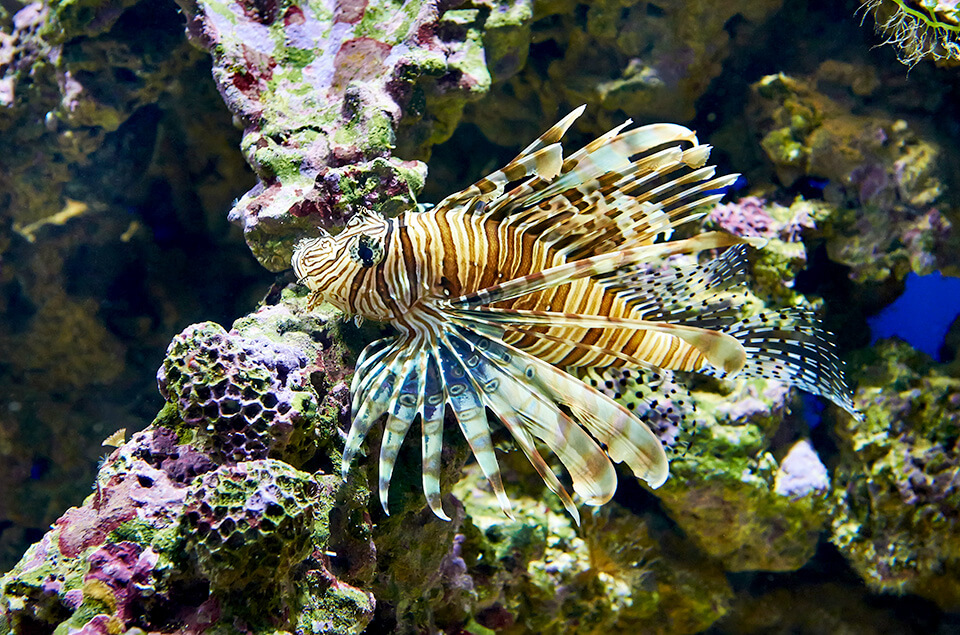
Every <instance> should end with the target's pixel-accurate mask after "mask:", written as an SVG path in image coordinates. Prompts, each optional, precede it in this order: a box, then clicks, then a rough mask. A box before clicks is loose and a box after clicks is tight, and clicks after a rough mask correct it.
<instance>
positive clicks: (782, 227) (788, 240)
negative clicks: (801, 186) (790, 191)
mask: <svg viewBox="0 0 960 635" xmlns="http://www.w3.org/2000/svg"><path fill="white" fill-rule="evenodd" d="M835 215H836V209H835V208H834V206H832V205H830V204H828V203H825V202H823V201H808V200H805V199H804V198H803V197H802V196H798V197H797V198H796V199H794V201H793V202H792V203H791V204H790V205H789V206H784V205H779V204H777V203H768V202H767V201H765V200H764V199H762V198H760V197H757V196H745V197H744V198H742V199H740V200H739V201H736V202H731V203H727V204H725V205H719V206H717V207H715V208H714V209H713V210H711V211H710V213H709V214H707V216H706V217H704V220H703V227H704V228H705V229H722V230H724V231H727V232H730V233H731V234H735V235H737V236H755V237H760V238H766V239H768V240H767V243H766V245H764V247H763V249H758V250H756V251H755V252H753V253H752V256H753V257H752V261H753V262H752V266H751V274H752V277H751V290H752V292H753V293H754V294H756V295H758V296H760V297H762V298H763V299H764V300H765V301H766V302H768V303H770V304H775V305H778V306H796V305H800V304H806V303H808V301H807V299H806V298H804V297H803V296H802V295H800V294H798V293H797V292H795V291H794V290H793V286H794V281H795V279H796V277H797V274H798V273H799V272H800V271H802V270H803V269H804V268H805V267H806V266H807V248H806V244H805V243H804V242H803V239H804V238H811V237H818V236H822V233H823V225H824V224H825V223H828V222H829V220H830V219H831V218H833V217H834V216H835Z"/></svg>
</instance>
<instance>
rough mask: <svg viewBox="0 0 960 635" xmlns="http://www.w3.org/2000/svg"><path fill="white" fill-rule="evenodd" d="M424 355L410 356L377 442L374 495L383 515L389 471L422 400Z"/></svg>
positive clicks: (385, 510)
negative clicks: (377, 473)
mask: <svg viewBox="0 0 960 635" xmlns="http://www.w3.org/2000/svg"><path fill="white" fill-rule="evenodd" d="M426 363H427V362H426V355H425V354H424V353H423V351H418V352H417V354H415V355H413V356H411V358H409V359H408V360H407V361H406V362H405V363H404V366H403V369H402V370H401V373H402V375H401V377H402V380H401V381H400V383H399V385H398V386H397V390H396V391H395V392H394V394H393V395H391V399H390V402H389V404H388V414H387V424H386V427H385V428H384V431H383V438H382V439H381V441H380V470H379V482H378V492H379V495H380V504H381V506H382V507H383V511H384V513H386V514H387V515H388V516H389V515H390V507H389V504H388V503H389V501H388V499H389V493H390V480H391V478H392V477H393V468H394V465H395V464H396V461H397V455H398V454H399V453H400V446H401V445H402V444H403V439H404V437H406V436H407V432H408V431H409V430H410V426H412V425H413V420H414V419H415V418H416V416H417V411H418V410H419V404H420V402H421V401H422V399H423V377H424V374H425V371H426Z"/></svg>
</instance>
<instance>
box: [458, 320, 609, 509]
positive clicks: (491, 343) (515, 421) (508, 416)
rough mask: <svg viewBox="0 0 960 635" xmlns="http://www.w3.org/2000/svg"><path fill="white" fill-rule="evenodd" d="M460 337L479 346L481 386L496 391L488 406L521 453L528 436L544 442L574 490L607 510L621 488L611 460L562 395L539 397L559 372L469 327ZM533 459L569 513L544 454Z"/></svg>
mask: <svg viewBox="0 0 960 635" xmlns="http://www.w3.org/2000/svg"><path fill="white" fill-rule="evenodd" d="M458 332H459V334H460V335H461V336H462V337H463V338H464V341H463V344H461V346H462V345H470V346H473V350H474V353H473V354H475V355H478V356H480V357H481V358H482V359H483V360H485V361H484V363H483V364H482V365H478V367H477V371H475V373H476V375H477V376H478V378H479V379H478V381H479V382H480V383H481V385H485V386H490V387H491V389H489V390H487V391H485V392H486V396H487V400H488V404H489V405H490V408H491V410H493V411H494V412H496V413H497V414H498V415H500V416H501V417H503V418H504V420H505V424H506V425H507V427H508V429H510V431H511V433H513V434H514V436H515V438H517V439H518V443H520V445H521V448H523V445H524V443H525V442H526V443H528V444H529V441H526V435H528V434H529V435H532V436H534V437H536V438H538V439H540V440H541V441H542V442H543V444H544V445H546V446H547V448H548V449H549V450H550V451H551V452H553V453H554V454H555V455H556V456H557V458H558V459H560V463H561V464H563V467H564V468H565V469H566V470H567V472H568V473H569V474H570V478H571V480H572V481H573V489H574V491H575V492H576V493H577V495H578V496H580V497H581V498H582V499H583V500H584V502H586V503H587V504H589V505H602V504H603V503H605V502H607V501H608V500H610V498H611V497H613V494H614V492H615V491H616V489H617V474H616V471H615V470H614V469H613V465H612V464H611V463H610V460H609V459H608V458H607V456H606V454H605V453H604V452H603V450H602V449H601V448H600V446H598V445H597V444H596V442H595V441H594V440H593V439H592V438H590V435H588V434H587V433H586V432H585V431H584V430H583V429H582V428H581V427H580V426H579V425H577V423H576V422H575V421H573V420H571V419H570V418H569V417H568V416H566V415H565V414H564V413H563V412H562V411H561V410H560V409H559V408H558V407H557V406H556V404H555V403H554V401H557V399H556V396H548V395H545V394H541V393H540V392H539V386H540V382H539V381H538V377H540V376H541V375H542V374H543V373H545V372H553V371H554V370H556V369H554V368H553V366H551V365H550V364H547V363H546V362H544V361H542V360H540V359H537V358H536V357H533V356H532V355H528V354H527V353H523V352H521V351H517V350H512V351H508V347H507V345H505V344H503V343H502V342H499V341H495V340H492V339H489V338H485V337H483V336H482V335H479V334H478V333H475V332H472V331H471V330H469V329H468V328H460V329H458ZM571 379H572V378H571ZM574 381H576V380H574ZM514 429H516V430H517V432H514ZM518 435H519V436H518ZM531 447H532V445H531ZM524 451H525V452H526V449H525V450H524ZM528 458H530V460H531V463H533V464H534V467H535V468H537V470H538V471H539V472H540V473H541V476H542V477H543V478H544V482H545V483H546V484H547V486H548V487H550V489H551V490H553V491H554V492H556V493H557V495H558V496H560V498H561V500H563V502H564V506H566V507H567V508H568V509H569V506H570V505H572V501H570V502H569V503H568V500H567V497H565V495H564V494H565V492H563V491H562V487H561V486H560V484H559V482H558V481H556V475H554V474H553V472H552V471H549V468H546V470H547V471H548V472H549V473H547V472H544V471H543V468H544V467H545V466H541V465H539V464H538V460H537V459H538V458H540V457H539V455H537V456H532V455H531V454H528ZM540 460H541V461H542V459H540ZM558 488H559V489H558ZM571 514H572V512H571ZM575 517H577V516H575Z"/></svg>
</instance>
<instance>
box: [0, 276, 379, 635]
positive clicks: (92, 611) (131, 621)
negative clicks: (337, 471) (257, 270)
mask: <svg viewBox="0 0 960 635" xmlns="http://www.w3.org/2000/svg"><path fill="white" fill-rule="evenodd" d="M277 301H278V304H276V305H273V306H270V307H265V309H264V310H263V311H262V312H260V313H254V314H252V315H251V316H249V317H247V318H245V319H244V320H243V321H241V322H239V323H238V329H239V330H238V331H235V332H232V333H227V332H225V331H224V330H223V329H221V328H220V327H218V326H215V325H210V324H205V325H198V326H197V327H196V328H195V329H194V330H193V331H192V332H193V333H194V334H197V333H205V334H206V336H207V337H206V338H204V337H202V336H200V335H198V336H197V337H196V338H194V339H192V340H189V341H190V342H191V343H192V344H193V345H195V346H196V349H195V351H194V353H195V355H196V356H200V357H201V358H202V359H205V361H207V362H210V366H207V367H204V366H202V364H191V363H190V362H189V361H188V360H187V357H189V354H187V353H185V352H184V351H183V349H182V348H178V347H177V345H176V343H174V346H173V347H172V349H171V356H170V359H168V360H167V361H168V363H167V366H166V370H165V371H164V372H166V373H168V372H169V371H170V370H172V369H174V368H182V369H183V371H184V376H183V377H180V378H178V380H172V379H170V378H169V377H166V376H165V381H166V382H167V383H166V386H167V388H168V389H169V390H170V393H168V394H172V395H173V396H174V398H176V397H177V396H180V395H181V394H182V393H181V392H178V391H182V389H183V387H184V385H185V381H181V380H183V379H185V378H186V379H190V378H192V379H193V380H194V381H195V382H196V383H194V384H192V385H197V386H201V387H202V386H203V385H204V384H203V383H202V382H201V381H200V378H209V377H210V376H211V373H212V374H216V373H218V372H219V373H221V374H222V376H226V377H230V378H231V379H233V380H235V381H237V382H238V383H241V384H243V381H244V380H245V379H246V380H250V381H249V382H248V383H246V384H243V385H244V387H251V386H256V387H258V388H259V389H261V393H260V397H261V398H265V396H267V395H274V396H275V397H276V403H274V404H273V405H272V406H269V407H265V408H263V409H262V410H261V411H260V412H259V413H258V416H264V413H265V412H267V413H268V415H267V418H266V420H264V426H263V427H262V428H261V432H260V434H259V436H257V438H256V440H257V441H259V442H261V445H256V447H254V444H250V446H249V447H247V449H248V450H250V452H249V454H250V455H256V454H258V453H259V454H266V453H267V452H268V451H269V450H273V451H274V452H275V453H276V454H280V455H283V456H284V458H286V459H287V460H288V461H294V462H296V463H297V465H303V463H304V462H305V461H307V460H308V459H311V460H315V461H316V462H318V464H320V465H329V464H330V463H331V457H330V456H328V453H329V454H333V456H334V457H336V456H338V451H337V450H336V449H335V447H334V445H333V442H334V439H335V437H336V433H335V431H336V430H337V428H338V426H340V425H341V424H342V420H341V417H342V416H343V414H344V406H345V402H346V399H347V394H346V392H345V391H343V390H339V389H338V388H337V385H338V382H339V383H342V378H335V377H334V378H328V377H327V375H326V374H325V372H324V370H323V369H322V368H321V366H320V364H322V363H323V360H327V362H328V363H331V364H332V362H333V360H334V359H339V356H340V355H344V354H345V353H344V352H343V351H342V350H340V349H337V347H336V346H335V345H334V344H333V342H332V340H331V339H330V338H329V335H328V333H327V332H325V331H324V326H325V324H324V322H323V320H322V319H320V318H319V317H318V316H317V315H315V314H307V313H306V312H305V311H304V304H305V302H306V300H305V298H304V297H302V295H301V296H298V295H296V294H289V293H283V292H279V291H278V293H277ZM245 334H246V335H245ZM286 337H289V341H288V342H287V343H285V342H284V341H285V338H286ZM211 342H213V344H214V345H213V346H207V347H206V349H204V347H203V344H205V343H206V344H210V343H211ZM293 342H296V343H297V344H298V347H297V348H296V353H295V354H292V355H290V354H287V355H284V353H285V352H286V353H289V350H290V345H291V344H292V343H293ZM238 343H239V345H238ZM205 353H215V354H211V355H210V356H209V357H208V358H203V355H204V354H205ZM180 364H182V366H181V365H180ZM216 364H220V366H221V367H218V368H217V369H214V368H212V366H216ZM338 365H339V366H340V367H341V368H343V367H347V366H346V365H345V363H344V362H343V361H342V360H341V361H339V362H338ZM347 368H348V367H347ZM190 373H193V374H190ZM161 374H164V373H161ZM318 390H319V391H320V392H317V391H318ZM212 392H213V391H212V390H211V394H212ZM229 392H230V391H226V390H225V391H224V396H225V398H226V396H228V393H229ZM297 393H299V394H297ZM241 397H242V391H241ZM187 401H189V399H188V400H187ZM254 401H256V403H260V401H257V400H254ZM287 402H289V403H291V404H292V405H291V407H290V409H289V410H288V411H287V413H292V412H296V413H297V414H296V416H297V417H302V418H303V419H304V420H303V421H297V422H296V423H295V424H294V423H291V417H287V418H286V419H285V416H284V413H281V412H279V410H280V409H279V404H281V403H287ZM305 402H310V403H311V404H312V405H311V407H310V408H303V409H299V410H298V408H299V406H300V405H301V404H302V403H305ZM213 403H215V404H216V403H219V402H213ZM317 404H319V408H318V407H316V406H317ZM231 413H232V410H231V411H230V412H227V413H226V416H230V414H231ZM222 415H224V413H223V412H221V409H220V408H219V406H218V407H216V408H210V409H209V411H208V417H207V418H204V416H203V415H202V414H201V415H200V416H199V419H197V420H195V421H192V423H193V424H194V425H195V426H197V427H198V428H200V429H202V430H207V424H212V423H214V422H216V421H220V419H221V418H222ZM284 422H286V423H287V424H289V425H284ZM273 424H276V425H273ZM298 426H299V427H298ZM292 430H293V431H299V432H297V433H296V434H299V435H300V437H301V438H302V439H303V443H301V444H299V445H296V449H294V448H293V446H292V445H291V439H292V438H295V437H296V434H294V435H293V436H292V435H291V432H292ZM232 431H233V429H232V428H229V427H227V428H224V427H222V426H221V427H218V426H216V425H211V426H210V430H209V431H208V432H207V434H208V436H207V437H203V436H200V435H197V434H196V430H195V429H194V428H191V427H189V426H187V425H185V424H184V423H183V421H182V420H181V419H180V417H179V414H178V412H177V406H176V405H175V404H173V403H171V404H169V405H168V406H167V408H165V410H164V412H162V413H161V415H160V416H159V417H158V419H157V421H156V422H155V423H154V425H152V426H150V427H149V428H148V429H147V430H145V431H143V432H141V433H138V434H136V435H135V436H134V437H133V438H132V439H131V440H130V441H128V442H127V443H125V444H124V445H123V446H121V447H120V448H118V449H117V450H116V451H115V452H114V453H113V454H111V456H110V457H109V458H108V459H106V461H105V462H104V464H103V465H102V467H101V469H100V473H99V475H98V478H97V483H96V487H95V491H94V493H93V494H91V495H90V496H89V497H88V498H87V500H86V501H85V502H84V504H83V505H82V506H80V507H77V508H73V509H71V510H69V511H68V512H67V513H65V514H64V515H63V517H62V518H61V519H60V520H59V521H58V522H57V524H56V525H55V526H54V528H53V529H52V530H51V531H50V532H49V533H48V534H47V535H46V536H44V538H43V539H42V540H41V541H40V542H39V543H38V544H37V545H35V546H34V547H33V548H32V549H31V550H30V551H28V553H27V554H26V555H25V556H24V558H23V559H22V560H21V562H20V564H18V565H17V567H15V568H14V569H13V570H12V571H11V572H10V573H9V574H7V575H6V576H5V577H4V578H3V579H2V580H0V631H2V632H7V631H9V630H14V631H15V632H20V631H22V630H23V629H24V628H29V627H32V626H35V625H43V627H44V628H49V629H51V630H53V629H54V628H55V627H57V628H61V629H63V630H64V631H66V630H67V629H84V628H85V629H87V630H88V631H90V632H100V631H101V630H103V629H108V630H109V631H110V632H123V631H124V630H128V629H130V628H134V627H136V628H142V629H148V630H150V631H152V632H174V631H177V630H178V629H180V630H185V632H197V633H200V632H210V633H214V632H235V629H251V630H257V631H258V632H274V631H275V630H276V629H277V628H279V627H282V626H283V625H285V624H286V625H288V628H289V629H293V628H299V629H300V632H304V633H356V632H359V631H360V630H362V628H363V627H364V626H365V625H366V624H367V623H368V622H369V621H370V620H371V619H372V617H373V606H374V600H373V596H372V593H371V591H369V590H368V589H364V588H362V587H363V585H364V584H366V585H369V583H370V582H371V573H372V570H373V568H372V566H371V561H373V562H375V558H376V552H375V551H374V550H372V549H370V548H368V549H367V550H366V551H365V552H364V551H361V550H355V551H354V552H353V553H352V554H350V557H356V558H357V559H358V560H360V561H359V562H356V563H355V565H354V566H353V567H351V568H347V569H344V570H343V572H342V573H343V575H345V576H347V577H349V578H350V579H349V580H341V579H340V577H339V576H338V575H337V574H335V573H333V571H334V570H336V571H340V569H341V566H342V562H346V561H347V560H346V558H347V555H348V554H346V553H344V554H343V555H339V554H338V553H337V552H333V551H331V549H338V550H339V549H340V546H341V545H345V544H350V543H351V542H352V543H354V544H362V543H363V542H364V541H366V542H367V543H368V544H369V536H370V521H369V518H364V516H363V513H362V510H363V508H364V507H365V505H366V502H367V495H366V494H365V493H364V491H365V489H364V488H365V484H364V483H363V482H353V483H349V484H347V485H346V486H344V483H343V481H342V480H341V479H340V478H339V477H338V476H336V477H335V476H332V475H329V474H325V473H324V472H323V471H322V470H319V471H318V472H317V473H315V474H310V473H306V472H303V471H301V470H298V469H296V467H295V466H294V465H291V464H290V463H287V462H281V461H278V460H275V459H272V458H256V459H255V460H252V461H243V460H241V461H239V462H237V461H236V459H237V458H238V457H237V456H236V455H235V454H227V453H225V452H223V451H222V450H223V448H225V447H234V446H231V445H230V443H229V438H230V435H231V433H232ZM273 435H276V437H277V440H276V442H274V441H273ZM217 437H223V439H222V440H221V441H217V440H216V438H217ZM244 447H246V446H244ZM307 448H309V452H307V451H304V450H305V449H307ZM241 454H242V456H239V458H240V459H246V458H250V457H249V456H248V455H247V454H243V453H241ZM315 455H316V456H317V457H322V458H315ZM335 501H338V502H339V506H340V508H341V512H342V513H344V514H349V515H350V516H355V515H357V513H358V511H359V519H360V520H359V522H357V523H352V524H345V523H340V522H336V523H331V522H330V518H329V515H330V512H331V510H332V508H333V506H334V504H335ZM332 534H336V535H332ZM334 556H337V557H338V558H342V560H341V561H340V562H338V563H333V562H331V558H332V557H334ZM364 559H366V560H364ZM254 597H256V601H254V602H251V598H254ZM301 608H302V609H303V610H302V611H301V610H300V609H301ZM98 629H99V630H98ZM224 629H226V630H224ZM231 629H234V630H231Z"/></svg>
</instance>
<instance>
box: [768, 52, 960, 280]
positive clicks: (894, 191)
mask: <svg viewBox="0 0 960 635" xmlns="http://www.w3.org/2000/svg"><path fill="white" fill-rule="evenodd" d="M855 70H856V69H854V68H852V67H847V68H841V67H840V65H838V64H836V63H824V65H822V66H821V69H820V71H819V72H818V75H816V76H814V77H813V78H810V79H808V80H802V79H795V78H792V77H788V76H786V75H783V74H778V75H769V76H767V77H764V78H763V79H761V80H760V81H759V82H757V83H755V84H754V85H753V103H752V106H751V114H750V118H751V120H752V123H753V126H754V128H755V130H756V132H757V134H758V136H759V137H760V145H761V146H762V148H763V150H764V152H765V153H766V155H767V158H768V159H769V160H770V161H771V162H772V163H773V165H774V167H775V169H776V174H777V177H778V178H779V180H780V181H781V183H782V184H783V185H786V186H790V185H793V184H794V183H795V182H796V181H797V180H798V179H800V178H801V177H803V178H806V179H813V180H814V181H818V180H822V181H823V182H824V185H823V187H824V196H825V197H826V199H827V200H828V201H829V202H832V203H833V204H834V205H836V206H837V207H838V208H839V209H841V210H843V211H842V213H840V212H838V213H836V214H834V215H833V218H832V219H831V221H832V222H831V233H832V235H831V236H830V237H829V239H828V244H827V248H828V250H829V253H830V258H831V259H832V260H833V261H835V262H838V263H841V264H844V265H847V266H849V267H850V268H851V270H852V271H851V276H852V277H853V278H854V279H855V280H857V281H860V282H865V281H878V282H879V281H883V280H886V279H887V278H889V277H892V278H894V279H895V280H902V279H903V277H904V276H905V275H906V274H907V273H908V272H909V271H914V272H916V273H919V274H921V275H922V274H926V273H930V272H931V271H933V270H934V269H935V268H938V267H944V266H947V265H948V264H952V259H951V258H950V256H949V255H948V254H949V250H948V249H947V247H946V242H947V238H948V235H949V230H950V227H951V223H950V221H949V220H948V219H947V218H946V217H945V216H944V214H943V213H942V212H941V211H940V209H939V208H938V207H937V206H935V204H936V203H937V201H938V200H940V199H941V197H942V195H943V193H944V189H945V187H944V185H943V183H942V181H941V177H940V175H939V174H938V168H937V166H938V165H939V164H940V162H941V159H940V153H941V151H940V149H939V148H938V146H937V144H936V143H934V142H932V141H930V140H928V139H925V138H924V137H922V136H920V135H918V134H917V133H916V132H915V131H914V129H913V128H912V127H911V125H910V124H909V123H908V122H907V121H905V120H902V119H897V120H891V119H888V118H886V117H884V116H882V115H879V114H878V115H862V114H854V113H853V112H852V111H851V109H850V108H849V107H847V106H845V104H844V102H841V101H837V100H834V99H832V98H830V97H828V96H827V95H826V94H824V93H822V92H819V91H818V89H817V86H818V82H820V81H822V82H827V81H846V82H850V83H851V86H852V87H853V88H852V89H851V90H857V86H858V85H859V84H857V83H856V81H857V80H856V78H857V77H858V76H857V75H856V73H855ZM861 90H864V91H867V92H869V90H870V88H869V84H867V85H866V86H864V87H862V88H861ZM878 256H880V257H878Z"/></svg>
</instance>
